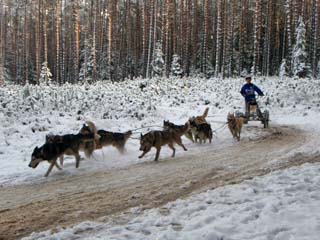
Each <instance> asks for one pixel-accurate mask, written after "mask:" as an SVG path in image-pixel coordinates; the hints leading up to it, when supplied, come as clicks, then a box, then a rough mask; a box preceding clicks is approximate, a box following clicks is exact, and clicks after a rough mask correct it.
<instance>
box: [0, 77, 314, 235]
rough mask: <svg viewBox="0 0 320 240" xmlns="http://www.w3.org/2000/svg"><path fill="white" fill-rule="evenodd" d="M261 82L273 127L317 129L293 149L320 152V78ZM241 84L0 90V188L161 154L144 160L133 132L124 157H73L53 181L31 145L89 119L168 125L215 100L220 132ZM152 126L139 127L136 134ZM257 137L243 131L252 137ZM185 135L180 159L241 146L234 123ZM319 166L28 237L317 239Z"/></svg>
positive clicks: (239, 102)
mask: <svg viewBox="0 0 320 240" xmlns="http://www.w3.org/2000/svg"><path fill="white" fill-rule="evenodd" d="M255 83H256V84H257V85H258V86H259V87H261V88H262V90H264V92H265V94H266V96H265V97H263V98H261V99H260V103H261V107H262V108H263V109H266V108H267V109H269V110H270V115H271V120H272V122H271V125H272V124H287V125H288V124H289V125H294V126H295V127H297V128H301V129H303V130H304V131H307V132H308V134H309V135H308V136H309V139H308V141H307V142H306V143H305V144H303V145H302V146H301V147H300V148H297V149H295V150H293V151H292V152H290V153H288V154H292V155H294V154H297V153H302V154H305V153H307V154H310V153H316V152H318V151H319V147H318V146H319V141H318V140H317V135H318V134H319V132H320V127H319V126H318V119H319V117H320V111H319V106H320V92H319V89H320V81H317V80H294V79H287V80H283V81H282V80H280V79H278V78H270V79H263V78H261V79H257V80H256V81H255ZM242 84H243V81H242V79H230V80H225V81H221V80H219V79H209V80H207V79H152V80H147V81H146V80H135V81H131V82H130V83H129V82H122V83H115V84H111V83H97V84H96V85H92V86H71V85H65V86H62V87H55V86H47V87H41V88H40V87H37V86H26V87H19V86H11V87H8V88H2V89H0V122H1V124H0V186H2V187H5V186H7V185H16V184H30V183H33V182H38V183H43V182H45V181H52V180H55V179H58V178H60V177H62V176H70V175H77V174H81V173H84V172H87V171H95V170H98V169H99V170H110V169H113V168H120V167H124V166H129V165H133V164H137V163H140V162H141V161H152V160H153V158H154V154H153V153H154V152H152V153H150V154H148V155H147V157H146V158H144V159H142V160H140V159H138V158H137V157H138V155H139V151H138V149H139V142H138V141H137V140H136V139H130V140H129V141H128V144H127V152H126V153H125V154H124V155H120V154H119V153H118V152H117V151H116V150H115V149H113V148H105V149H103V151H97V152H96V153H95V154H94V157H92V158H91V159H88V160H84V161H82V162H81V164H80V168H79V169H75V167H74V159H72V158H67V160H66V161H65V166H64V170H63V171H61V172H60V171H57V170H54V171H53V172H52V173H51V175H50V177H49V178H47V179H45V178H44V177H43V175H44V173H45V171H46V170H47V167H48V165H47V164H46V163H43V164H40V165H39V167H38V168H37V169H30V168H29V167H28V163H29V160H30V156H31V153H32V150H33V148H34V147H35V146H40V145H42V144H43V143H44V139H45V135H46V134H48V133H53V134H67V133H77V132H78V130H79V129H80V128H81V126H82V124H83V123H84V121H86V120H92V121H94V122H95V123H96V125H97V126H98V128H102V129H106V130H111V131H127V130H130V129H131V130H132V129H136V128H139V127H141V126H158V127H161V126H162V122H163V120H164V119H168V120H171V121H173V122H175V123H177V124H183V123H184V122H185V121H187V119H188V118H189V117H190V116H193V115H198V114H201V113H202V112H203V110H204V109H205V107H207V106H209V107H210V113H209V117H208V120H209V122H211V124H212V127H213V129H218V128H219V127H221V126H222V124H223V123H224V122H225V121H226V115H227V113H228V112H229V111H236V110H242V108H243V99H242V97H241V96H240V94H239V89H240V87H241V85H242ZM256 124H257V125H259V123H256ZM158 127H153V128H150V129H159V128H158ZM261 128H262V126H261ZM148 130H149V129H143V130H139V131H136V132H135V134H134V136H133V137H136V138H138V137H139V135H140V132H143V133H145V132H147V131H148ZM254 134H255V133H254V132H252V131H251V132H246V128H245V129H244V134H243V136H244V140H246V138H249V137H250V138H251V137H254ZM184 141H185V142H186V146H187V148H188V149H189V151H188V152H184V151H182V150H180V149H179V148H178V149H177V150H178V151H177V156H183V155H188V154H194V153H196V152H199V151H205V150H206V149H208V148H210V149H212V148H216V149H218V148H224V147H228V146H231V145H233V144H237V143H236V142H234V141H233V139H232V138H231V136H230V133H229V132H228V130H227V129H222V131H219V132H218V138H217V139H215V140H214V143H213V144H211V145H203V146H199V145H196V144H192V143H191V142H188V140H186V139H184ZM168 156H170V151H169V149H167V148H164V149H163V151H162V152H161V156H160V157H161V158H165V157H168ZM275 161H277V159H275ZM319 173H320V164H313V165H311V164H305V165H303V166H301V167H295V168H292V169H288V170H283V171H278V172H274V173H271V174H269V175H267V176H264V177H257V178H254V179H253V180H250V181H246V182H244V183H241V184H238V185H233V186H226V187H221V188H218V189H215V190H210V191H207V192H205V193H201V194H198V195H195V196H191V197H189V198H187V199H184V200H176V201H174V202H171V203H168V204H167V205H165V206H163V207H161V208H156V209H151V210H146V211H142V210H141V209H140V208H134V209H131V211H130V213H123V215H122V216H121V217H120V219H118V221H116V220H115V219H109V218H108V217H106V218H102V219H99V221H97V222H83V223H81V224H79V225H76V226H74V227H71V228H68V229H58V230H55V231H53V232H51V231H46V232H42V233H33V234H32V235H31V236H30V237H28V238H26V239H210V240H215V239H281V240H282V239H284V240H286V239H290V240H292V239H308V240H310V239H318V238H319V237H318V235H319V233H320V214H319V209H318V208H319V206H318V205H319V204H318V203H319V200H320V184H319V183H320V177H319V176H320V174H319Z"/></svg>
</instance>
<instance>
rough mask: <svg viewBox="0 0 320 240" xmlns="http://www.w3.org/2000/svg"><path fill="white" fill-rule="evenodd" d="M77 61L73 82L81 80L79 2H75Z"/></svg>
mask: <svg viewBox="0 0 320 240" xmlns="http://www.w3.org/2000/svg"><path fill="white" fill-rule="evenodd" d="M74 7H75V9H74V15H75V30H74V31H75V60H74V77H75V78H76V79H73V80H72V81H73V82H75V81H78V80H79V64H80V26H79V0H75V6H74Z"/></svg>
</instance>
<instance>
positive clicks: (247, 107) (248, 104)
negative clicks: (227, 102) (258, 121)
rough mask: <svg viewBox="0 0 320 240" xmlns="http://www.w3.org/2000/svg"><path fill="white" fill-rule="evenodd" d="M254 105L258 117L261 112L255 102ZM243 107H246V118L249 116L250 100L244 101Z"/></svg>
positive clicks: (260, 115)
mask: <svg viewBox="0 0 320 240" xmlns="http://www.w3.org/2000/svg"><path fill="white" fill-rule="evenodd" d="M256 106H257V115H258V117H259V118H261V117H262V113H261V110H260V108H259V105H258V104H257V105H256ZM245 109H246V113H245V117H246V119H249V117H250V102H247V101H245Z"/></svg>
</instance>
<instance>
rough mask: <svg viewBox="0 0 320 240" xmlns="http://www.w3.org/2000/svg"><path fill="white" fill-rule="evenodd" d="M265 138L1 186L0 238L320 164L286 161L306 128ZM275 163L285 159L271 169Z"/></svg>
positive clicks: (301, 158) (304, 137)
mask: <svg viewBox="0 0 320 240" xmlns="http://www.w3.org/2000/svg"><path fill="white" fill-rule="evenodd" d="M248 130H250V129H248ZM251 131H256V129H254V128H252V129H251ZM260 131H262V130H260ZM261 135H262V136H261V137H258V138H257V139H251V140H250V139H246V140H244V141H243V142H240V143H235V144H234V145H233V146H231V147H227V148H224V149H220V150H208V151H206V152H203V153H201V154H196V155H192V154H188V155H187V156H184V157H178V158H173V159H171V158H170V159H162V160H161V161H160V162H158V163H155V162H147V163H141V164H137V165H133V166H130V167H127V168H124V169H118V170H112V171H100V172H88V173H86V174H82V175H79V176H70V177H63V178H61V179H58V180H53V181H50V182H46V183H44V184H38V185H35V184H32V185H18V186H11V187H3V188H0V199H1V200H0V203H1V206H0V239H19V238H21V237H23V236H26V235H29V234H30V233H32V232H34V231H44V230H47V229H54V228H55V227H57V226H69V225H71V224H75V223H78V222H81V221H84V220H94V219H97V218H98V217H101V216H107V215H111V214H115V213H118V212H121V211H124V210H126V209H128V208H130V207H135V206H143V207H145V208H151V207H156V206H160V205H162V204H164V203H166V202H168V201H172V200H175V199H177V198H182V197H186V196H188V195H189V194H190V193H191V192H195V191H203V190H206V189H212V188H215V187H218V186H222V185H226V184H232V183H238V182H241V181H243V180H244V179H248V178H252V177H254V176H258V175H263V174H266V173H268V172H270V171H274V170H277V169H282V168H287V167H290V166H294V165H300V164H302V163H305V162H317V161H320V156H304V155H296V156H294V157H290V158H288V157H285V155H286V154H287V153H289V152H290V151H292V150H293V149H296V148H297V147H299V146H301V145H303V144H305V143H306V142H307V141H308V134H307V133H306V132H304V131H302V130H299V129H295V128H292V127H286V126H281V127H280V126H278V127H272V128H270V129H269V130H268V131H267V132H264V133H263V134H261ZM275 159H277V160H281V161H277V164H276V165H274V164H273V165H272V164H271V162H273V161H274V160H275Z"/></svg>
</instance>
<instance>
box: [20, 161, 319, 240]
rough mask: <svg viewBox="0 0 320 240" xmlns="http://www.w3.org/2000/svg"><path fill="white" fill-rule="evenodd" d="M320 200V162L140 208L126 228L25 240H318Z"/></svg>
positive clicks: (111, 225) (112, 225) (103, 226)
mask: <svg viewBox="0 0 320 240" xmlns="http://www.w3.org/2000/svg"><path fill="white" fill-rule="evenodd" d="M319 201H320V164H313V165H311V164H305V165H303V166H300V167H294V168H291V169H287V170H283V171H277V172H274V173H271V174H269V175H267V176H264V177H257V178H254V179H252V180H250V181H245V182H243V183H241V184H238V185H231V186H226V187H221V188H217V189H215V190H210V191H207V192H204V193H201V194H199V195H196V196H193V197H190V198H188V199H185V200H177V201H175V202H171V203H168V204H166V205H165V206H163V207H162V208H157V209H151V210H146V211H140V210H139V209H138V208H135V209H132V211H131V213H130V214H124V215H123V216H122V220H121V219H118V220H117V221H118V222H124V224H119V223H117V222H112V221H111V220H105V221H104V222H103V219H102V221H100V222H84V223H81V224H79V225H77V226H75V227H73V228H68V229H59V230H58V231H57V232H55V233H51V231H47V232H42V233H33V234H32V235H31V236H29V237H27V238H24V240H40V239H41V240H49V239H59V240H63V239H90V240H92V239H108V240H111V239H117V240H120V239H123V240H125V239H135V240H138V239H150V240H155V239H167V240H171V239H172V240H178V239H181V240H182V239H183V240H188V239H190V240H191V239H198V240H221V239H226V240H228V239H230V240H231V239H250V240H262V239H266V240H267V239H273V240H277V239H279V240H280V239H281V240H286V239H288V240H289V239H299V240H302V239H306V240H317V239H319V233H320V206H319ZM128 215H130V217H129V216H128ZM128 218H129V220H126V219H128Z"/></svg>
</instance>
